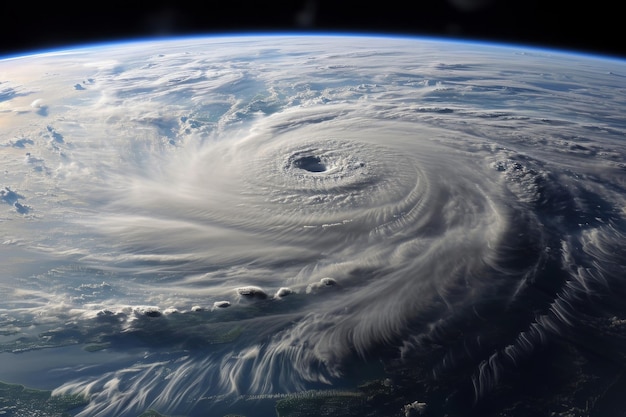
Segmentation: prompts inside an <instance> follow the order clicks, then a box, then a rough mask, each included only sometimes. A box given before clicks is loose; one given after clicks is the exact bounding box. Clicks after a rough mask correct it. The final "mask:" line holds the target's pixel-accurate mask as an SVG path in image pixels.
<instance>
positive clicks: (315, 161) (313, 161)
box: [293, 156, 326, 172]
mask: <svg viewBox="0 0 626 417" xmlns="http://www.w3.org/2000/svg"><path fill="white" fill-rule="evenodd" d="M293 166H294V167H296V168H299V169H303V170H305V171H309V172H324V171H326V165H325V164H324V163H323V162H322V160H321V159H320V158H319V157H317V156H303V157H301V158H298V159H296V160H295V161H293Z"/></svg>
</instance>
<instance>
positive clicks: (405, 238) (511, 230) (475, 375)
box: [0, 36, 626, 416]
mask: <svg viewBox="0 0 626 417" xmlns="http://www.w3.org/2000/svg"><path fill="white" fill-rule="evenodd" d="M0 73H1V74H3V75H2V76H3V77H4V78H5V79H7V80H9V81H7V82H0V131H1V132H2V137H3V138H2V140H3V141H4V142H3V143H2V144H0V146H2V148H0V151H1V153H0V158H2V164H3V167H4V174H3V176H2V182H1V183H0V185H2V186H3V189H2V191H0V197H1V199H2V203H3V204H2V209H3V213H2V218H1V219H0V225H1V230H0V238H1V240H2V243H3V245H2V247H1V252H0V258H1V259H3V262H4V263H5V264H6V267H3V271H2V273H0V286H1V287H2V292H3V294H4V295H5V296H4V297H3V300H1V301H0V341H1V342H0V347H1V348H2V349H1V350H0V351H1V352H2V353H0V361H2V362H3V363H6V364H7V369H6V370H5V371H0V379H1V380H3V381H8V380H15V381H16V382H19V383H23V384H25V385H31V386H37V387H38V388H41V389H47V390H50V391H52V396H53V397H55V396H79V397H80V398H83V399H84V404H82V405H81V406H80V407H79V408H78V409H76V410H75V411H74V414H73V415H76V416H137V415H139V414H141V413H142V412H144V411H146V410H156V411H158V412H159V413H165V414H168V415H169V414H175V415H189V416H193V415H224V414H227V413H228V412H237V413H241V414H244V413H247V414H248V415H257V414H255V412H258V413H265V412H267V410H268V409H269V410H270V411H269V412H270V413H271V412H275V411H273V409H272V407H274V404H275V403H276V401H279V400H281V399H282V400H285V399H291V400H294V401H296V400H299V399H301V398H304V397H306V395H309V396H310V397H311V396H312V397H314V398H315V399H316V400H317V401H322V402H323V401H324V399H333V398H343V401H344V404H347V405H345V406H344V408H335V409H332V408H330V409H331V410H334V411H331V412H332V413H333V415H383V414H384V413H386V414H384V415H406V416H409V415H422V414H424V413H430V414H426V415H444V414H445V413H452V414H454V413H457V414H458V413H462V414H463V415H494V416H495V415H503V414H497V413H502V412H503V410H507V412H509V413H510V414H507V415H524V414H523V413H524V412H528V411H536V410H543V411H545V410H548V409H549V410H552V411H553V412H566V411H567V412H574V411H581V410H583V411H584V412H589V409H590V407H593V410H594V412H598V410H604V411H605V412H608V414H605V415H613V414H610V412H609V411H608V410H612V408H611V407H613V406H614V404H617V402H616V401H618V400H616V399H615V395H613V394H611V393H612V392H613V390H618V389H619V388H620V387H623V386H624V384H626V380H625V379H624V376H623V375H625V374H624V369H626V368H625V365H626V356H624V347H625V346H626V337H625V336H626V311H625V308H624V304H623V299H624V298H623V297H624V293H625V292H624V290H625V287H624V277H625V276H626V265H625V263H624V261H625V260H626V246H625V245H624V242H625V241H626V223H625V218H626V168H625V165H624V160H625V156H626V155H625V154H626V145H625V144H624V134H625V132H626V124H625V123H624V120H623V117H622V114H621V110H620V109H623V108H624V106H626V90H625V88H624V84H623V78H621V77H624V76H626V66H625V65H624V63H623V62H622V61H619V60H613V59H608V58H600V57H585V56H580V55H575V54H567V53H560V52H556V51H546V50H534V49H528V48H526V49H525V48H522V47H513V46H507V47H503V46H496V45H485V44H471V43H466V42H456V43H455V42H450V41H437V40H428V39H421V40H418V39H406V38H385V37H378V38H376V37H358V36H355V37H349V36H338V37H325V36H278V37H273V36H257V37H213V38H188V39H187V38H186V39H177V40H160V41H143V42H135V43H124V44H114V45H99V46H91V47H89V48H79V49H72V50H68V51H53V52H48V53H43V54H35V55H32V56H25V57H20V58H13V59H5V60H2V61H0ZM616 86H617V87H616ZM47 352H50V353H49V355H50V357H52V358H57V359H55V360H56V362H55V360H53V359H50V362H47V363H45V364H44V363H41V364H40V363H39V362H37V361H36V360H35V358H38V357H40V356H39V355H46V354H48V353H47ZM64 352H65V353H64ZM9 363H14V364H13V365H9ZM33 363H35V364H33ZM27 364H28V365H27ZM594 367H595V368H594ZM596 380H600V381H602V382H600V383H597V382H594V381H596ZM363 381H377V384H379V385H377V387H378V388H376V390H377V391H376V394H377V395H376V396H374V395H369V396H367V395H366V394H364V393H363V390H364V389H365V388H363V386H364V385H362V384H363ZM359 384H361V385H359ZM543 384H546V385H549V386H550V387H551V389H552V390H553V391H551V394H550V398H548V396H547V395H546V396H544V397H545V398H544V397H540V398H541V399H540V400H537V402H535V403H532V404H531V405H527V406H525V407H527V408H523V407H524V406H521V405H519V404H518V403H519V402H523V401H526V400H528V398H536V397H537V396H539V394H537V391H540V390H541V387H543V386H544V385H543ZM366 386H367V385H366ZM371 386H372V385H371V382H370V385H369V387H370V388H368V389H371ZM359 390H361V391H359ZM607 392H608V393H609V394H607ZM370 394H371V392H370ZM380 398H383V400H380ZM302 401H305V400H302ZM268 404H270V405H268ZM515 404H518V405H515ZM563 404H566V405H563ZM590 404H591V405H590ZM255 407H257V408H255ZM264 407H265V408H264ZM268 407H269V408H268ZM276 407H277V409H278V406H276ZM282 407H283V409H279V412H278V415H282V416H287V415H290V416H296V415H298V416H300V415H314V414H306V413H304V411H303V410H302V409H300V411H297V412H296V411H293V410H291V411H289V410H290V409H289V410H287V411H285V410H286V409H285V408H284V407H286V406H284V404H283V405H282ZM533 407H536V408H533ZM559 407H561V408H559ZM233 410H234V411H233ZM281 410H282V411H281ZM316 410H317V411H316V412H319V409H316ZM363 410H366V411H367V413H370V414H363V412H364V411H363ZM206 413H209V414H206ZM220 413H221V414H220ZM281 413H282V414H281ZM290 413H291V414H290ZM298 413H300V414H298ZM342 413H343V414H342ZM351 413H355V414H351ZM515 413H521V414H515ZM452 414H450V415H452ZM262 415H267V414H262ZM459 415H460V414H459ZM554 415H557V414H554ZM558 415H565V414H558ZM585 415H587V414H585ZM589 415H591V414H589Z"/></svg>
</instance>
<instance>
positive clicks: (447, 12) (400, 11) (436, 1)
mask: <svg viewBox="0 0 626 417" xmlns="http://www.w3.org/2000/svg"><path fill="white" fill-rule="evenodd" d="M618 7H619V3H610V2H602V1H595V2H594V3H585V2H580V1H577V2H575V1H568V2H564V1H561V0H559V1H557V0H544V1H541V0H527V1H520V0H412V1H398V0H387V1H385V0H382V1H373V2H368V1H367V0H361V1H353V0H290V1H262V0H258V1H242V0H230V1H228V0H226V1H220V2H215V1H205V2H190V1H185V0H181V1H176V2H174V1H158V0H154V1H151V2H149V3H147V2H145V1H144V2H141V3H139V2H133V1H127V2H126V3H103V2H94V3H82V4H80V3H78V4H77V3H71V4H68V5H63V4H59V3H57V2H48V3H43V4H42V3H36V2H26V1H22V2H20V1H19V0H17V1H15V0H12V1H11V2H10V3H8V4H3V6H2V14H3V15H4V17H5V19H3V21H4V22H6V23H4V24H2V25H0V56H1V55H8V54H18V53H21V52H26V51H31V50H41V49H47V48H58V47H65V46H71V45H77V44H84V43H90V42H105V41H114V40H125V39H129V38H145V37H153V36H169V35H192V34H220V33H240V32H270V31H297V32H329V31H331V32H359V33H379V34H390V35H420V36H437V37H450V38H461V39H467V40H479V41H496V42H501V43H516V44H526V45H529V46H539V47H547V48H561V49H567V50H573V51H580V52H586V53H600V54H609V55H617V56H623V57H626V45H624V43H625V42H624V41H623V39H624V34H623V30H622V29H621V27H623V25H622V23H621V12H620V11H619V10H618Z"/></svg>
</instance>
